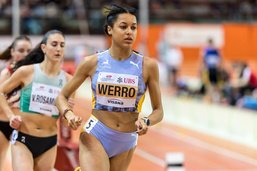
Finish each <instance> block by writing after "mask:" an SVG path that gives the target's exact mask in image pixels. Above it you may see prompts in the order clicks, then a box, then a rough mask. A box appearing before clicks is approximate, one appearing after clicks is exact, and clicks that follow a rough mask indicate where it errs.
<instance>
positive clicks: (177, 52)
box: [165, 44, 183, 88]
mask: <svg viewBox="0 0 257 171" xmlns="http://www.w3.org/2000/svg"><path fill="white" fill-rule="evenodd" d="M182 61H183V53H182V51H181V49H180V48H179V47H177V46H176V45H173V44H170V45H169V47H168V49H167V50H166V52H165V63H166V65H167V68H168V81H169V83H170V85H171V86H172V87H173V88H177V81H178V73H179V70H180V67H181V64H182Z"/></svg>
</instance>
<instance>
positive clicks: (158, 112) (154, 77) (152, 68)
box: [144, 58, 163, 125]
mask: <svg viewBox="0 0 257 171" xmlns="http://www.w3.org/2000/svg"><path fill="white" fill-rule="evenodd" d="M144 67H145V73H146V74H147V75H146V78H147V82H146V83H147V85H148V90H149V94H150V99H151V105H152V109H153V111H152V113H151V114H150V115H149V116H148V118H149V119H150V121H151V125H155V124H157V123H158V122H160V121H161V120H162V118H163V107H162V101H161V90H160V85H159V69H158V64H157V62H156V61H155V60H153V59H150V58H146V59H145V64H144Z"/></svg>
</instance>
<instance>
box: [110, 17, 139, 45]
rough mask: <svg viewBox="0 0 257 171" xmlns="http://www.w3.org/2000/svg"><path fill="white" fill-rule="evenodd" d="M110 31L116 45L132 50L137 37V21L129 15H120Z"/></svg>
mask: <svg viewBox="0 0 257 171" xmlns="http://www.w3.org/2000/svg"><path fill="white" fill-rule="evenodd" d="M109 31H110V32H109V33H110V34H111V35H112V40H113V42H114V43H115V44H116V45H119V46H120V45H121V46H123V47H129V48H132V45H133V43H134V42H135V39H136V36H137V19H136V17H135V16H134V15H132V14H129V13H124V14H119V16H118V18H117V20H116V21H115V23H114V25H113V27H112V28H111V27H109Z"/></svg>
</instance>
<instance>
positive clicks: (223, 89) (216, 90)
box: [159, 38, 257, 110]
mask: <svg viewBox="0 0 257 171" xmlns="http://www.w3.org/2000/svg"><path fill="white" fill-rule="evenodd" d="M159 52H160V59H161V63H163V64H164V66H166V70H167V73H168V74H167V82H168V86H169V88H170V89H171V90H172V92H173V93H174V94H175V95H177V96H186V97H197V98H200V99H202V100H205V101H208V102H211V103H215V104H225V105H230V106H236V107H239V108H248V109H253V110H257V73H256V72H255V70H253V68H252V67H251V66H250V65H249V64H248V63H247V62H246V61H243V60H238V61H230V62H225V61H224V59H223V58H224V57H223V55H222V53H221V50H220V49H218V48H217V47H216V46H215V43H214V41H213V39H212V38H209V39H208V40H207V43H206V46H204V47H203V48H202V49H201V50H200V53H199V54H200V59H201V60H200V65H199V66H200V67H199V69H198V71H199V74H198V76H199V77H198V78H196V79H197V80H199V82H200V83H199V86H198V87H197V88H192V85H191V84H190V82H189V81H188V79H183V78H182V77H183V75H181V74H180V71H181V67H182V66H181V64H182V63H183V52H182V50H181V49H180V47H178V46H175V45H172V44H169V43H166V45H165V47H164V45H161V46H159Z"/></svg>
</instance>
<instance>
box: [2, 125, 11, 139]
mask: <svg viewBox="0 0 257 171" xmlns="http://www.w3.org/2000/svg"><path fill="white" fill-rule="evenodd" d="M0 131H1V132H2V133H3V134H4V136H5V138H6V139H7V140H10V138H11V134H12V131H13V128H12V127H11V126H10V123H9V121H0Z"/></svg>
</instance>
